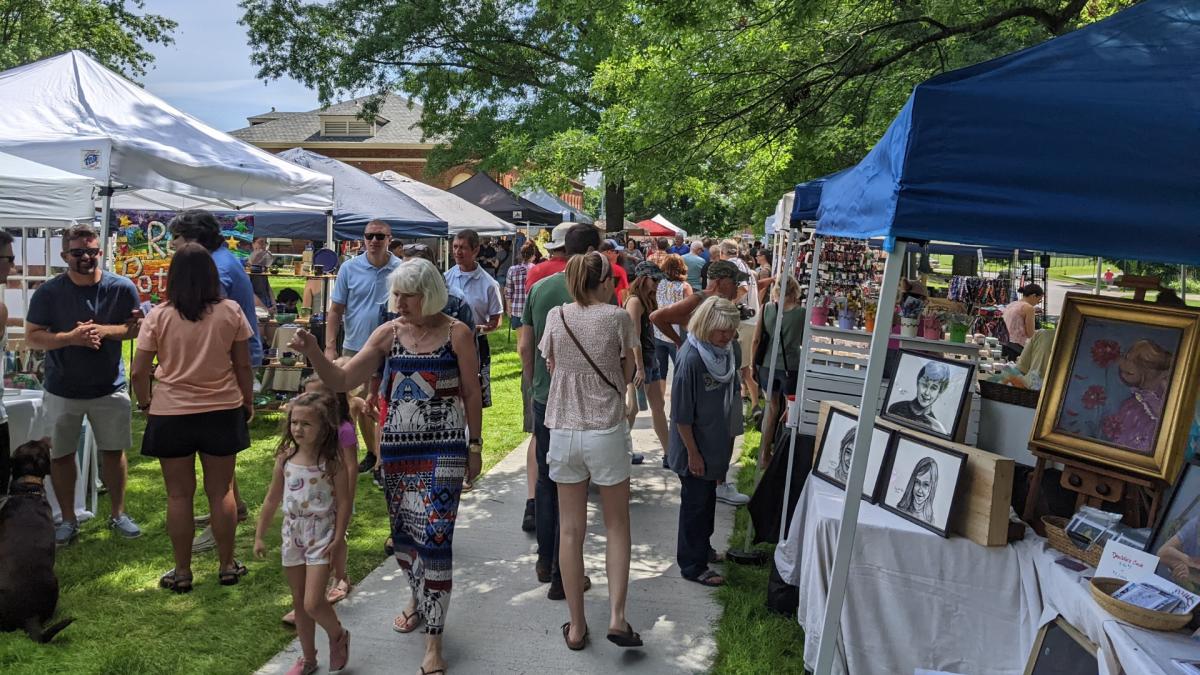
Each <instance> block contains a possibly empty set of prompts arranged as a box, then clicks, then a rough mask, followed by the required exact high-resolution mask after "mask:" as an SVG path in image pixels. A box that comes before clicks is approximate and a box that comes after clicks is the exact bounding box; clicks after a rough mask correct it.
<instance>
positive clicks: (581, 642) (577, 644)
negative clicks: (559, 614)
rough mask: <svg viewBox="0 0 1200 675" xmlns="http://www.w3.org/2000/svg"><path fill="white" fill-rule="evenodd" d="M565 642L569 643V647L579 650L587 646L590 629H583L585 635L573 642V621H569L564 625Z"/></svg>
mask: <svg viewBox="0 0 1200 675" xmlns="http://www.w3.org/2000/svg"><path fill="white" fill-rule="evenodd" d="M562 634H563V642H565V643H567V649H570V650H571V651H573V652H577V651H579V650H581V649H583V648H584V647H586V646H587V642H588V631H587V629H586V628H584V629H583V637H581V638H579V642H571V622H570V621H568V622H566V623H564V624H563V625H562Z"/></svg>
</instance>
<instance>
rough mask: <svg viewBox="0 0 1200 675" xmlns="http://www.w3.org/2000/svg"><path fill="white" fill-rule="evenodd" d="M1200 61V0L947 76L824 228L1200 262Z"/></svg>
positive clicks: (828, 202)
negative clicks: (1199, 65)
mask: <svg viewBox="0 0 1200 675" xmlns="http://www.w3.org/2000/svg"><path fill="white" fill-rule="evenodd" d="M1197 64H1200V3H1197V2H1195V1H1194V0H1147V1H1146V2H1143V3H1141V4H1139V5H1135V6H1134V7H1131V8H1130V9H1127V10H1125V11H1123V12H1120V13H1118V14H1116V15H1114V16H1112V17H1110V18H1108V19H1106V20H1104V21H1101V22H1098V23H1095V24H1092V25H1089V26H1086V27H1084V28H1081V29H1079V30H1076V31H1074V32H1072V33H1068V34H1066V35H1063V36H1061V37H1058V38H1055V39H1053V40H1049V41H1047V42H1045V43H1042V44H1040V45H1037V46H1035V47H1031V48H1029V49H1026V50H1024V51H1021V52H1017V53H1014V54H1010V55H1008V56H1004V57H1001V58H998V59H994V60H992V61H988V62H986V63H981V64H978V65H975V66H972V67H969V68H964V69H961V70H957V71H953V72H950V73H946V74H943V75H940V76H938V77H935V78H933V79H931V80H929V81H927V82H925V83H923V84H920V85H918V86H917V87H916V89H915V90H914V91H913V94H912V96H911V97H910V98H909V100H908V102H907V103H906V104H905V105H904V108H903V109H902V110H901V111H900V114H899V115H897V117H896V119H895V120H894V121H893V122H892V124H891V126H890V127H889V128H888V130H887V132H886V133H885V134H884V136H883V138H881V139H880V141H879V142H878V143H877V144H876V145H875V147H874V148H872V150H871V151H870V153H868V155H867V156H866V157H865V158H864V159H863V160H862V161H861V162H860V163H859V164H858V165H857V166H855V167H853V168H852V169H850V170H849V171H847V172H845V173H843V174H841V175H838V176H834V177H832V178H830V179H829V180H828V181H826V182H825V183H824V185H823V186H822V196H821V206H820V214H819V215H820V218H819V222H818V227H817V231H818V232H819V233H821V234H828V235H834V236H844V237H855V238H859V239H862V238H868V237H885V238H903V239H915V240H920V241H929V240H948V241H968V242H971V243H975V244H984V245H994V246H999V247H1002V248H1030V249H1037V250H1049V251H1058V252H1062V253H1067V252H1072V253H1081V254H1090V255H1101V256H1107V257H1113V258H1124V259H1140V260H1153V261H1160V262H1170V263H1184V264H1196V263H1200V161H1197V157H1200V93H1198V92H1200V68H1198V67H1197ZM799 202H800V199H799V195H798V196H797V205H799Z"/></svg>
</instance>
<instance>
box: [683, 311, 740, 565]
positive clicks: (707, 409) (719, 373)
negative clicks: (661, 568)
mask: <svg viewBox="0 0 1200 675" xmlns="http://www.w3.org/2000/svg"><path fill="white" fill-rule="evenodd" d="M739 319H740V317H739V315H738V310H737V307H736V306H735V305H734V304H733V303H732V302H730V301H728V300H726V299H724V298H720V297H711V298H709V299H708V300H705V301H704V303H703V304H701V305H700V307H699V308H698V309H696V311H695V313H693V314H692V318H691V320H690V321H688V337H687V341H686V342H685V343H684V345H683V347H682V348H681V349H680V350H679V357H678V360H677V361H676V363H675V379H674V380H673V381H672V384H671V447H670V450H669V452H668V460H669V463H670V466H671V470H672V471H674V472H675V473H677V474H679V480H680V482H681V483H682V489H681V491H680V502H679V537H678V542H677V547H676V559H677V561H678V562H679V569H680V570H681V571H682V572H683V577H684V578H685V579H688V580H690V581H695V582H697V583H699V584H703V585H705V586H720V585H722V584H724V583H725V580H724V578H722V577H721V575H720V574H718V573H716V572H714V571H713V570H711V569H709V567H708V562H709V554H710V552H711V551H712V547H711V546H710V544H709V539H710V538H711V537H712V533H713V523H714V518H715V516H716V505H717V481H720V480H723V479H724V478H725V472H726V471H727V470H728V469H729V459H730V455H731V453H732V451H733V440H734V438H735V437H736V436H737V435H738V434H740V433H741V431H742V406H741V401H740V400H739V398H738V392H739V388H738V385H739V382H738V378H737V373H738V368H737V359H736V357H735V355H734V352H733V348H732V347H731V345H732V343H733V339H734V337H735V336H736V335H737V328H738V323H739Z"/></svg>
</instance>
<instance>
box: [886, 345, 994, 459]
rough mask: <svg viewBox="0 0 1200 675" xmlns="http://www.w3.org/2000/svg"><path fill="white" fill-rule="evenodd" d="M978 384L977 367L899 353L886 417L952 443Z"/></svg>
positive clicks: (887, 401)
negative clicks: (976, 379) (968, 399)
mask: <svg viewBox="0 0 1200 675" xmlns="http://www.w3.org/2000/svg"><path fill="white" fill-rule="evenodd" d="M974 384H975V364H973V363H971V362H969V361H955V360H951V359H943V358H938V357H935V356H930V355H927V354H923V353H920V352H912V351H908V350H904V349H902V350H900V362H899V364H898V365H897V367H896V374H895V375H894V376H893V377H892V381H891V383H890V384H888V391H887V398H886V399H885V403H884V406H883V417H884V418H885V419H888V420H891V421H892V422H895V423H897V424H901V425H903V426H906V427H910V428H913V429H916V430H918V431H923V432H925V433H927V434H931V435H933V436H937V437H939V438H944V439H946V440H948V441H953V440H955V439H957V438H958V431H959V427H960V426H961V425H962V422H963V417H964V415H963V410H964V408H965V407H966V405H967V398H968V397H969V396H970V395H971V391H972V387H973V386H974Z"/></svg>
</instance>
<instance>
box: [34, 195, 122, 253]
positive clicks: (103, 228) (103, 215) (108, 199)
mask: <svg viewBox="0 0 1200 675" xmlns="http://www.w3.org/2000/svg"><path fill="white" fill-rule="evenodd" d="M112 194H113V189H112V183H111V182H109V183H108V184H106V185H105V186H104V187H102V188H100V196H101V199H100V268H101V269H105V268H108V267H109V266H110V265H112V260H111V258H112V256H109V255H108V219H109V214H110V213H111V212H112ZM46 264H47V265H48V264H50V261H49V260H47V261H46ZM113 269H115V268H113Z"/></svg>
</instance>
